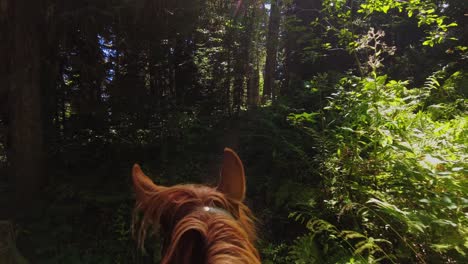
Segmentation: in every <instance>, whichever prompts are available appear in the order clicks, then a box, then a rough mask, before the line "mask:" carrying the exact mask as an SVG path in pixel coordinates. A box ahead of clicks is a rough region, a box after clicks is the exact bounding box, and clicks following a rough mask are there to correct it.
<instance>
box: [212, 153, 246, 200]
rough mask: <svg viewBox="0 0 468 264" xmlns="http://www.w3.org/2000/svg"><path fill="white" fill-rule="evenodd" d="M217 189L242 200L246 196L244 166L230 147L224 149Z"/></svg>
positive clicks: (230, 196)
mask: <svg viewBox="0 0 468 264" xmlns="http://www.w3.org/2000/svg"><path fill="white" fill-rule="evenodd" d="M217 190H218V191H220V192H222V193H224V194H225V195H226V196H228V197H229V198H232V199H235V200H238V201H241V202H242V201H243V200H244V198H245V174H244V166H243V165H242V161H241V160H240V159H239V156H237V154H236V153H235V152H234V151H233V150H232V149H230V148H225V149H224V158H223V166H222V168H221V178H220V181H219V184H218V187H217Z"/></svg>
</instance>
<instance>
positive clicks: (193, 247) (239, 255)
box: [161, 222, 260, 264]
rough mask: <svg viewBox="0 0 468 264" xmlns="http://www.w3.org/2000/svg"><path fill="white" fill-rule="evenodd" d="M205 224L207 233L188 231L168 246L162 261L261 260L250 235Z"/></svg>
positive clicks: (252, 263) (189, 263)
mask: <svg viewBox="0 0 468 264" xmlns="http://www.w3.org/2000/svg"><path fill="white" fill-rule="evenodd" d="M204 224H206V226H205V228H206V229H205V230H206V231H207V232H199V231H195V230H193V229H191V230H187V231H186V232H184V233H183V235H182V236H181V237H180V238H179V239H177V241H173V242H176V244H175V245H172V246H173V247H174V248H171V249H169V250H168V251H167V252H166V255H165V256H164V258H163V261H162V262H161V263H162V264H193V263H208V264H215V263H236V264H238V263H246V264H247V263H248V264H255V263H260V260H259V258H258V252H257V251H256V249H255V247H254V246H253V244H252V242H251V241H249V239H248V237H247V236H243V235H239V234H238V233H237V232H238V230H235V229H234V228H231V227H227V228H223V229H217V226H216V224H215V223H214V222H212V223H204Z"/></svg>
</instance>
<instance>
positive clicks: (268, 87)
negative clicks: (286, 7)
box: [262, 0, 281, 103]
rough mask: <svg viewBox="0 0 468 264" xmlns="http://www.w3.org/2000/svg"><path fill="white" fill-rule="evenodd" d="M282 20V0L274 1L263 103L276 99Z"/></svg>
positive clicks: (269, 27)
mask: <svg viewBox="0 0 468 264" xmlns="http://www.w3.org/2000/svg"><path fill="white" fill-rule="evenodd" d="M280 20H281V12H280V0H272V1H271V10H270V19H269V22H268V35H267V43H266V62H265V80H264V86H263V98H262V101H263V103H265V102H266V101H267V100H268V99H273V100H274V99H275V98H274V96H275V94H274V90H275V70H276V66H277V54H278V42H279V28H280Z"/></svg>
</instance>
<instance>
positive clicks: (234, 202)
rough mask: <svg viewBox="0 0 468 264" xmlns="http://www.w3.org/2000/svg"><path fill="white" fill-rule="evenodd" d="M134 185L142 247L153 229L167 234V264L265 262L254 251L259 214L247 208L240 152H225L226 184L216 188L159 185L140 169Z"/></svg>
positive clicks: (164, 262) (223, 179)
mask: <svg viewBox="0 0 468 264" xmlns="http://www.w3.org/2000/svg"><path fill="white" fill-rule="evenodd" d="M133 184H134V187H135V193H136V205H135V212H134V227H137V226H138V225H139V227H138V228H137V229H138V230H137V229H136V228H134V230H136V231H137V240H138V244H139V246H140V247H141V248H143V246H144V240H145V238H146V232H147V230H148V229H149V228H153V230H160V231H161V232H163V237H164V239H165V243H164V248H163V257H162V260H161V263H162V264H184V263H209V264H221V263H226V264H228V263H231V264H237V263H247V264H256V263H260V257H259V254H258V251H257V250H256V249H255V247H254V242H255V239H256V234H255V227H254V221H253V215H252V213H251V211H250V210H249V208H248V207H247V206H245V205H244V204H243V203H242V202H243V199H244V197H245V176H244V168H243V165H242V162H241V160H240V159H239V157H238V156H237V154H236V153H235V152H234V151H232V150H230V149H228V148H226V149H225V150H224V159H223V166H222V170H221V178H220V183H219V185H218V186H217V187H216V188H211V187H207V186H203V185H176V186H173V187H164V186H158V185H156V184H154V183H153V182H152V181H151V179H149V178H148V177H147V176H146V175H144V174H143V172H142V171H141V169H140V167H139V166H138V165H136V164H135V166H134V167H133ZM210 208H215V209H214V210H209V209H210ZM138 212H142V217H141V219H140V220H139V221H137V220H136V217H137V215H138Z"/></svg>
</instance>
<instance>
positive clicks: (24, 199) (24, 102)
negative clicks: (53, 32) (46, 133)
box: [8, 0, 45, 214]
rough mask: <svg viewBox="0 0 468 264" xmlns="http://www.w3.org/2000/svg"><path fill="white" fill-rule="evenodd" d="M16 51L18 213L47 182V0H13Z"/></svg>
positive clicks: (13, 62) (13, 134) (14, 145)
mask: <svg viewBox="0 0 468 264" xmlns="http://www.w3.org/2000/svg"><path fill="white" fill-rule="evenodd" d="M9 4H10V5H11V6H12V12H13V13H12V14H13V23H12V24H11V26H12V27H14V28H12V30H11V32H12V34H13V41H14V51H13V53H12V54H13V55H12V58H11V72H12V76H11V80H10V81H11V82H10V96H11V104H10V105H11V109H10V120H11V149H12V151H11V157H8V158H9V160H10V162H11V166H12V167H11V168H12V170H11V172H12V173H13V176H14V184H15V194H16V203H15V207H16V209H17V213H20V214H23V213H27V212H28V209H30V208H31V205H32V202H33V201H34V200H35V199H36V198H37V197H38V195H39V193H40V190H41V187H42V186H43V184H44V183H45V178H44V173H43V165H44V163H43V158H44V151H43V147H44V146H43V131H42V116H41V113H42V111H41V92H40V83H41V80H40V79H41V78H40V69H41V52H40V51H41V49H40V47H41V44H40V43H41V40H42V38H43V35H44V34H43V33H44V32H43V25H44V23H43V21H42V19H43V18H44V17H45V16H44V15H45V14H44V12H43V10H44V2H43V1H41V0H37V1H27V0H10V1H9Z"/></svg>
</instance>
